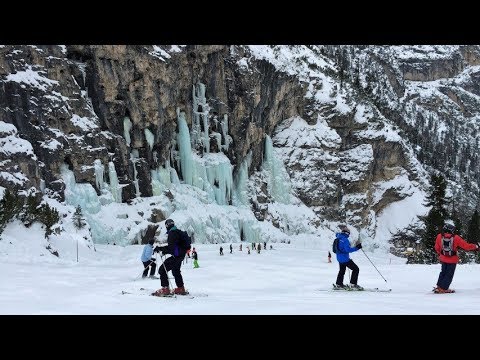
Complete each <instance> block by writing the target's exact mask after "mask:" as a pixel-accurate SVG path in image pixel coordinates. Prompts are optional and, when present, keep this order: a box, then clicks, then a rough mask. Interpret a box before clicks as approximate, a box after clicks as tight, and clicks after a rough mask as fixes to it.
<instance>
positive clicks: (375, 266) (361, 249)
mask: <svg viewBox="0 0 480 360" xmlns="http://www.w3.org/2000/svg"><path fill="white" fill-rule="evenodd" d="M361 250H362V252H363V253H364V255H365V256H366V257H367V259H368V261H370V263H371V264H372V265H373V267H374V268H375V270H377V271H378V269H377V267H376V266H375V264H374V263H373V262H372V260H370V258H369V257H368V256H367V254H366V253H365V251H363V249H361ZM378 273H379V274H380V276H381V277H382V278H383V280H385V282H387V279H385V278H384V277H383V275H382V274H381V273H380V271H378Z"/></svg>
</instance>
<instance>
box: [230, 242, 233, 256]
mask: <svg viewBox="0 0 480 360" xmlns="http://www.w3.org/2000/svg"><path fill="white" fill-rule="evenodd" d="M230 254H233V246H232V244H230Z"/></svg>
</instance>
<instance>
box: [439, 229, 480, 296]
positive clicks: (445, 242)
mask: <svg viewBox="0 0 480 360" xmlns="http://www.w3.org/2000/svg"><path fill="white" fill-rule="evenodd" d="M454 233H455V225H453V224H450V223H445V224H444V225H443V231H442V232H441V233H439V234H438V235H437V238H436V240H435V251H436V252H437V254H438V257H439V260H440V263H441V264H442V269H441V271H440V275H438V281H437V287H436V288H434V289H433V292H434V293H437V294H445V293H453V292H455V290H451V289H449V287H450V284H451V283H452V280H453V275H454V274H455V268H456V267H457V263H458V255H457V249H458V248H460V249H463V250H465V251H475V250H478V249H479V246H480V244H479V243H477V244H470V243H468V242H466V241H465V240H463V239H462V237H461V236H460V235H454Z"/></svg>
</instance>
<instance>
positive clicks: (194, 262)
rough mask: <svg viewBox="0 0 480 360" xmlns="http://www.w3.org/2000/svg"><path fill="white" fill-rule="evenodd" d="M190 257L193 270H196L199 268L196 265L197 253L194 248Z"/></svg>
mask: <svg viewBox="0 0 480 360" xmlns="http://www.w3.org/2000/svg"><path fill="white" fill-rule="evenodd" d="M192 257H193V268H194V269H196V268H198V267H200V266H199V265H198V255H197V251H196V250H195V248H193V250H192Z"/></svg>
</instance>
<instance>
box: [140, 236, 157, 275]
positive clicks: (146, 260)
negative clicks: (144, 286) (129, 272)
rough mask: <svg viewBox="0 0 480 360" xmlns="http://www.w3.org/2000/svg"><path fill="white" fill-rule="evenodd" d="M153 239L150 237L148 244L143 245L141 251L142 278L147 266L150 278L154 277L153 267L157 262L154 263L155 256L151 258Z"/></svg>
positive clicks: (146, 272) (145, 273)
mask: <svg viewBox="0 0 480 360" xmlns="http://www.w3.org/2000/svg"><path fill="white" fill-rule="evenodd" d="M154 242H155V239H150V241H149V242H148V244H146V245H145V246H144V247H143V252H142V256H141V258H140V260H142V263H143V267H144V268H145V270H144V271H143V274H142V278H143V279H145V278H146V277H147V274H148V267H149V266H150V279H155V278H156V277H155V269H156V268H157V264H156V263H155V258H153V257H152V256H153V244H154Z"/></svg>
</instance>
